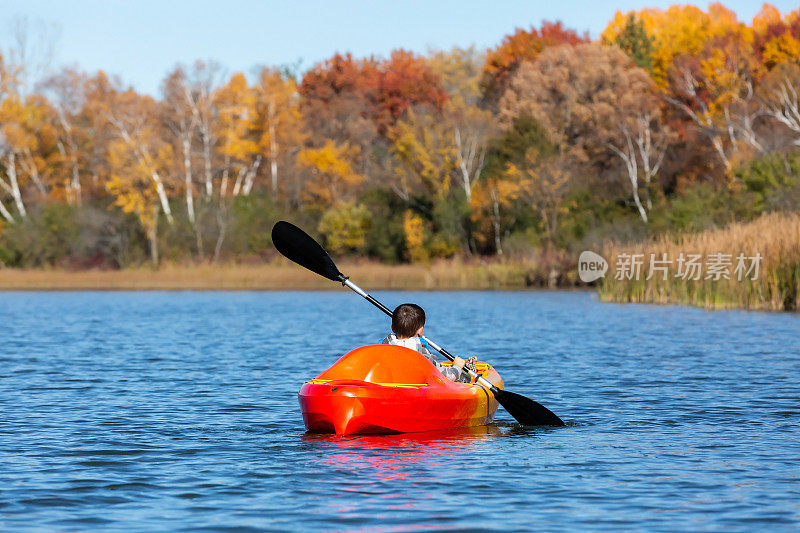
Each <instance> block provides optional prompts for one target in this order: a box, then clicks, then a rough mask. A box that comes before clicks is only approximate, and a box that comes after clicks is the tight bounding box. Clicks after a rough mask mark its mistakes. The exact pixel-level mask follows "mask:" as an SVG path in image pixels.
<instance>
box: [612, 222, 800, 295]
mask: <svg viewBox="0 0 800 533" xmlns="http://www.w3.org/2000/svg"><path fill="white" fill-rule="evenodd" d="M604 252H605V253H604V257H605V258H606V259H607V260H608V262H609V266H610V268H612V269H613V267H614V265H617V257H618V256H619V254H621V253H628V254H639V253H641V254H644V257H645V267H646V266H648V263H649V257H650V254H651V253H654V254H656V258H661V257H662V256H661V254H663V253H666V254H668V256H667V257H668V258H669V259H672V260H675V259H676V258H677V257H678V256H679V254H680V253H681V252H683V253H684V254H689V253H694V254H703V257H704V258H705V257H706V256H707V254H717V253H724V254H731V255H732V258H733V266H731V268H730V271H731V275H730V278H731V279H730V280H725V279H721V280H719V281H714V280H713V279H709V280H706V279H701V280H697V281H694V280H684V279H681V278H678V277H675V269H674V268H673V269H672V270H671V271H670V275H669V276H668V279H667V280H666V281H665V280H663V279H662V276H661V275H660V274H656V275H655V276H653V277H652V279H650V280H645V279H644V278H645V273H646V268H643V271H642V273H643V275H642V277H641V278H640V279H639V280H635V279H634V280H628V279H625V280H617V279H615V277H614V274H613V272H611V271H610V272H609V275H608V276H607V278H605V279H604V280H603V281H602V282H601V283H600V285H599V286H598V287H599V294H600V298H601V299H602V300H606V301H616V302H646V303H659V304H666V303H679V304H688V305H695V306H699V307H705V308H709V309H725V308H744V309H760V310H770V311H782V310H788V311H796V310H798V295H800V216H798V215H797V214H778V213H773V214H767V215H763V216H762V217H760V218H759V219H757V220H755V221H753V222H749V223H734V224H731V225H730V226H727V227H725V228H721V229H715V230H710V231H705V232H702V233H694V234H685V235H681V236H672V235H664V236H662V237H660V238H658V239H656V240H654V241H651V242H644V243H640V244H638V245H634V246H620V245H616V244H613V243H610V244H607V245H606V246H605V249H604ZM740 253H743V254H745V256H754V255H755V254H756V253H760V254H761V256H762V259H761V264H760V268H759V275H758V279H756V280H750V279H749V277H747V276H745V277H744V279H743V280H742V281H739V280H737V277H736V276H735V275H734V267H735V265H736V257H737V255H738V254H740ZM704 277H705V271H704V275H703V278H704Z"/></svg>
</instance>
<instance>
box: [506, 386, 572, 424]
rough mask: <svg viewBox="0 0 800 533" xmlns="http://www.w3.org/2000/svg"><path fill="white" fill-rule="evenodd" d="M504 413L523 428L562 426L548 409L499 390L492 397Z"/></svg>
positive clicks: (537, 403)
mask: <svg viewBox="0 0 800 533" xmlns="http://www.w3.org/2000/svg"><path fill="white" fill-rule="evenodd" d="M494 397H495V398H497V401H498V402H499V403H500V405H502V406H503V407H505V409H506V411H508V413H509V414H510V415H511V416H513V417H514V418H515V419H516V421H517V422H519V423H520V424H522V425H523V426H558V427H561V426H564V425H565V424H564V421H563V420H561V419H560V418H558V417H557V416H556V415H555V413H553V412H552V411H551V410H550V409H548V408H547V407H545V406H544V405H542V404H540V403H539V402H534V401H533V400H531V399H530V398H526V397H525V396H522V395H521V394H516V393H513V392H509V391H507V390H500V391H498V392H497V393H495V395H494Z"/></svg>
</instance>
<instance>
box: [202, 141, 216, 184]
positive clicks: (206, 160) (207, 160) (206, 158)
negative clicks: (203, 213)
mask: <svg viewBox="0 0 800 533" xmlns="http://www.w3.org/2000/svg"><path fill="white" fill-rule="evenodd" d="M203 165H204V167H205V168H204V170H205V178H206V198H207V199H208V198H211V196H212V195H213V194H214V182H213V181H212V180H211V141H210V139H209V136H208V135H205V134H204V135H203Z"/></svg>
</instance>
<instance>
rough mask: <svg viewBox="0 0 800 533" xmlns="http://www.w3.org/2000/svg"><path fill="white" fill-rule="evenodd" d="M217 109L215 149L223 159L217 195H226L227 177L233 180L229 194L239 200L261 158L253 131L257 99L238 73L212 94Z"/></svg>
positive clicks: (242, 76)
mask: <svg viewBox="0 0 800 533" xmlns="http://www.w3.org/2000/svg"><path fill="white" fill-rule="evenodd" d="M214 104H215V106H216V107H217V110H218V111H217V113H218V114H217V120H216V129H217V131H216V137H217V138H219V140H220V142H219V146H218V148H217V150H218V152H219V154H220V155H221V156H222V157H223V161H224V162H223V164H222V179H221V181H220V185H219V194H220V196H221V197H225V196H227V195H228V194H229V191H228V187H229V186H230V176H231V174H233V175H234V176H235V178H234V183H233V186H232V189H231V191H230V194H232V195H233V196H238V195H239V194H241V193H242V192H243V191H244V190H245V187H246V190H247V191H249V190H250V187H252V184H251V182H252V180H253V179H254V177H255V174H256V172H258V168H259V166H260V165H261V161H262V160H263V156H262V155H261V151H260V150H259V146H258V137H257V133H256V131H255V123H254V120H255V118H256V110H255V105H256V99H255V94H254V93H253V90H252V88H251V87H250V86H249V85H248V84H247V79H246V78H245V77H244V74H242V73H237V74H234V75H233V76H231V79H230V80H229V81H228V83H226V84H225V85H223V86H222V87H220V88H219V89H218V90H217V91H216V93H215V94H214Z"/></svg>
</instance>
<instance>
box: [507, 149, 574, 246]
mask: <svg viewBox="0 0 800 533" xmlns="http://www.w3.org/2000/svg"><path fill="white" fill-rule="evenodd" d="M571 166H572V162H571V161H570V158H569V156H565V155H563V154H562V155H560V156H556V157H542V154H541V153H540V152H539V151H538V150H536V149H531V150H529V151H528V152H527V153H526V155H525V161H524V163H523V164H522V165H519V166H517V165H515V164H514V163H509V165H508V167H507V168H506V171H505V176H504V178H505V180H506V182H507V183H509V184H514V193H515V195H519V196H520V197H521V198H523V199H524V200H525V201H526V202H529V203H530V205H531V206H533V207H534V209H536V212H537V213H538V214H539V218H540V219H541V221H542V226H543V228H544V231H545V235H546V236H547V243H548V244H549V245H552V244H553V241H554V240H555V234H556V231H557V229H558V220H559V217H560V216H561V215H562V214H563V213H564V212H565V211H566V208H565V206H564V201H565V199H566V196H567V193H568V192H569V185H570V182H571V181H572V176H573V174H574V169H573V168H571ZM495 235H497V234H495ZM495 238H497V237H495Z"/></svg>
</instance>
